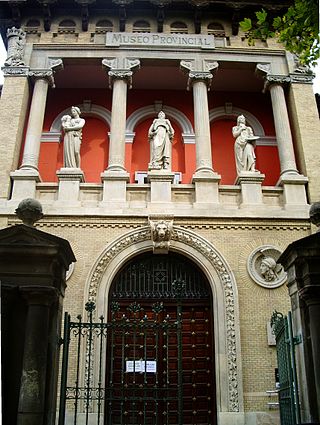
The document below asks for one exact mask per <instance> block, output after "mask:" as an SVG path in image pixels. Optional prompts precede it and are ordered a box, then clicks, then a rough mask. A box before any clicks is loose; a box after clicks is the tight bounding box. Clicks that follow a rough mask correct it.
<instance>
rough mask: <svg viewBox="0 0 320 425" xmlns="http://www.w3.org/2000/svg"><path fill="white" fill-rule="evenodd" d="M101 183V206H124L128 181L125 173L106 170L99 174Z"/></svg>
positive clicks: (128, 177) (128, 178) (127, 175)
mask: <svg viewBox="0 0 320 425" xmlns="http://www.w3.org/2000/svg"><path fill="white" fill-rule="evenodd" d="M101 179H102V182H103V197H102V203H103V204H110V203H111V204H113V205H115V204H116V205H119V206H121V205H125V204H126V202H127V193H126V191H127V183H128V181H129V180H130V176H129V173H127V172H126V171H111V170H107V171H105V172H103V173H102V174H101Z"/></svg>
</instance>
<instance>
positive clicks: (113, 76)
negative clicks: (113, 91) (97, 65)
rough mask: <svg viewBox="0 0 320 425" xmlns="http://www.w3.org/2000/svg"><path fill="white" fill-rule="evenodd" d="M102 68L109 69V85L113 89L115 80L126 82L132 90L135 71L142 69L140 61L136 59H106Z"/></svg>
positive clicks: (103, 60)
mask: <svg viewBox="0 0 320 425" xmlns="http://www.w3.org/2000/svg"><path fill="white" fill-rule="evenodd" d="M102 66H104V67H106V68H109V72H108V75H109V85H110V88H111V87H112V83H113V81H114V80H117V79H120V80H125V81H126V82H127V84H128V86H129V88H131V84H132V75H133V71H135V70H137V69H139V68H140V60H139V59H135V58H105V59H102Z"/></svg>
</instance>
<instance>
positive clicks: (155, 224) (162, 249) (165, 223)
mask: <svg viewBox="0 0 320 425" xmlns="http://www.w3.org/2000/svg"><path fill="white" fill-rule="evenodd" d="M168 218H169V219H168ZM149 224H150V227H151V239H152V243H153V252H154V254H168V252H169V248H170V239H171V235H172V230H173V217H172V216H171V219H170V216H166V217H164V216H162V219H161V216H150V217H149Z"/></svg>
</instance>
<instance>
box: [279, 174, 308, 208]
mask: <svg viewBox="0 0 320 425" xmlns="http://www.w3.org/2000/svg"><path fill="white" fill-rule="evenodd" d="M307 183H308V178H307V177H304V176H301V175H299V174H293V175H291V174H283V175H282V176H280V179H279V181H278V183H277V185H278V186H282V187H283V200H284V205H285V207H287V208H290V207H292V206H294V207H297V206H302V207H306V206H307V205H308V203H307V197H306V188H305V186H306V184H307Z"/></svg>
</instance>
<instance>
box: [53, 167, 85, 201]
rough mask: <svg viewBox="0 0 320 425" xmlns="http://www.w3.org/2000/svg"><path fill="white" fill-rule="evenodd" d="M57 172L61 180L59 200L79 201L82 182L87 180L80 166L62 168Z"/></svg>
mask: <svg viewBox="0 0 320 425" xmlns="http://www.w3.org/2000/svg"><path fill="white" fill-rule="evenodd" d="M56 174H57V176H58V180H59V191H58V202H63V203H67V204H74V203H78V202H79V194H80V183H83V182H84V181H85V180H84V173H83V171H82V170H81V169H80V168H60V170H59V171H57V173H56Z"/></svg>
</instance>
